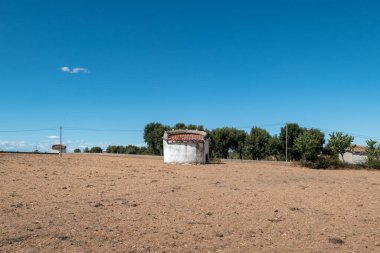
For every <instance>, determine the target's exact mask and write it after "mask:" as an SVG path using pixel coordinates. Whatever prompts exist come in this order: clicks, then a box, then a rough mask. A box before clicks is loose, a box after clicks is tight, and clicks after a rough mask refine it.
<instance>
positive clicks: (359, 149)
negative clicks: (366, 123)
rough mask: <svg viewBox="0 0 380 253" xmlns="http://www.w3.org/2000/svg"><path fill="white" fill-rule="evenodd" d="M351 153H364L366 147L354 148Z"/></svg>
mask: <svg viewBox="0 0 380 253" xmlns="http://www.w3.org/2000/svg"><path fill="white" fill-rule="evenodd" d="M351 151H352V152H355V153H365V152H366V147H364V146H354V147H353V148H352V150H351Z"/></svg>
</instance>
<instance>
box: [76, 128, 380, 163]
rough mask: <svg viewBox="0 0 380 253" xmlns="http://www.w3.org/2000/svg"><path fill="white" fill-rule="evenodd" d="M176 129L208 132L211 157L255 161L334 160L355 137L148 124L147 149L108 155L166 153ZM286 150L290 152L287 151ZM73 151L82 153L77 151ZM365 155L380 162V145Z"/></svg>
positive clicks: (117, 149)
mask: <svg viewBox="0 0 380 253" xmlns="http://www.w3.org/2000/svg"><path fill="white" fill-rule="evenodd" d="M173 129H174V130H176V129H192V130H201V131H206V132H207V135H208V137H209V138H210V157H211V158H233V159H252V160H264V159H265V160H277V161H283V160H285V159H286V153H287V157H288V160H291V161H299V160H301V161H315V160H317V159H318V158H319V157H321V156H322V155H324V156H329V157H332V158H334V159H336V158H338V155H341V156H343V154H344V153H345V152H346V151H347V150H349V149H350V148H352V147H353V141H354V137H353V136H350V135H348V134H343V133H342V132H334V133H331V134H330V135H329V139H328V142H327V144H326V139H325V134H324V133H323V132H321V131H320V130H319V129H315V128H304V127H301V126H299V125H298V124H296V123H290V124H286V125H285V126H283V127H281V129H280V133H279V134H278V135H270V134H269V132H268V131H267V130H265V129H263V128H260V127H252V129H251V130H250V131H249V132H246V131H244V130H241V129H237V128H233V127H223V128H216V129H213V130H208V129H205V128H204V127H203V126H202V125H194V124H189V125H186V124H184V123H177V124H175V125H174V126H168V125H163V124H161V123H157V122H153V123H149V124H147V125H146V126H145V128H144V141H145V142H146V144H147V146H146V147H138V146H135V145H128V146H120V145H110V146H108V147H107V148H106V150H105V152H107V153H118V154H152V155H162V154H163V142H162V136H163V135H164V132H165V131H169V130H173ZM286 150H287V152H286ZM74 152H76V153H78V152H81V150H80V149H75V150H74ZM83 152H84V153H102V152H103V149H102V148H101V147H92V148H88V147H86V148H85V149H84V150H83ZM366 152H367V155H368V158H369V160H370V161H374V160H375V161H376V160H380V144H379V143H377V142H376V141H375V140H368V141H367V148H366Z"/></svg>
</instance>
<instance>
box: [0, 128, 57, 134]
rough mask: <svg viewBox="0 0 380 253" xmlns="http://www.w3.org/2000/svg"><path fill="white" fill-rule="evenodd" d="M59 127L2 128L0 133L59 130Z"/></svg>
mask: <svg viewBox="0 0 380 253" xmlns="http://www.w3.org/2000/svg"><path fill="white" fill-rule="evenodd" d="M57 129H58V128H56V127H54V128H40V129H23V130H0V133H22V132H43V131H51V130H57Z"/></svg>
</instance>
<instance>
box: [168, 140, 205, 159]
mask: <svg viewBox="0 0 380 253" xmlns="http://www.w3.org/2000/svg"><path fill="white" fill-rule="evenodd" d="M208 150H209V144H208V140H207V141H206V142H205V143H191V142H189V143H186V142H184V143H167V141H166V140H164V162H165V163H190V164H191V163H192V164H194V163H195V164H197V163H205V162H206V155H207V156H208Z"/></svg>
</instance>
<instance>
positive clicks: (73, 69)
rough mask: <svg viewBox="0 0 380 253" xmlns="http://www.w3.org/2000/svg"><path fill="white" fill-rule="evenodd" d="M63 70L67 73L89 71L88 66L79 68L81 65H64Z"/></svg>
mask: <svg viewBox="0 0 380 253" xmlns="http://www.w3.org/2000/svg"><path fill="white" fill-rule="evenodd" d="M61 71H62V72H66V73H70V74H78V73H88V72H89V71H88V69H86V68H79V67H76V68H69V67H66V66H64V67H62V68H61Z"/></svg>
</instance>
